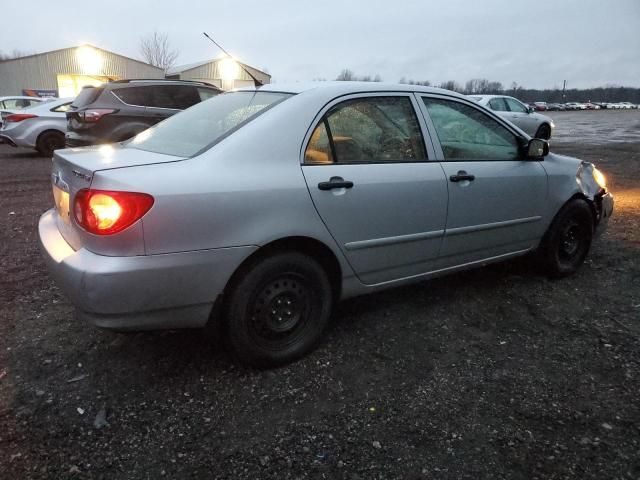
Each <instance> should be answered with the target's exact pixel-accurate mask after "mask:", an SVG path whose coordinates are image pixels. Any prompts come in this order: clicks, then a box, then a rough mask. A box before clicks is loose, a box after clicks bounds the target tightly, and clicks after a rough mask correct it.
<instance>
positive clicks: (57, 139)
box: [36, 131, 64, 158]
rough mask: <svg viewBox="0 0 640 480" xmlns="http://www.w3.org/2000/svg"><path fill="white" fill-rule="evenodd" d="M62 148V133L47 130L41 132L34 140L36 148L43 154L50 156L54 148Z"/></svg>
mask: <svg viewBox="0 0 640 480" xmlns="http://www.w3.org/2000/svg"><path fill="white" fill-rule="evenodd" d="M59 148H64V133H62V132H57V131H48V132H44V133H41V134H40V136H39V137H38V140H37V141H36V150H37V151H38V152H39V153H40V154H41V155H42V156H43V157H49V158H51V157H52V156H53V152H54V150H58V149H59Z"/></svg>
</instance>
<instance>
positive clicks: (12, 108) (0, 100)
mask: <svg viewBox="0 0 640 480" xmlns="http://www.w3.org/2000/svg"><path fill="white" fill-rule="evenodd" d="M49 100H51V99H49V98H40V97H27V96H24V95H22V96H13V97H0V127H2V114H3V113H15V112H16V111H17V110H22V109H23V108H29V107H33V106H35V105H38V104H39V103H41V102H46V101H49ZM0 143H2V139H0Z"/></svg>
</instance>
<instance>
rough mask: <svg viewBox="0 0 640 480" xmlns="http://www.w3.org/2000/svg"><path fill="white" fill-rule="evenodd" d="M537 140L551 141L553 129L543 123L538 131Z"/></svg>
mask: <svg viewBox="0 0 640 480" xmlns="http://www.w3.org/2000/svg"><path fill="white" fill-rule="evenodd" d="M536 138H541V139H543V140H549V139H550V138H551V127H550V126H549V125H547V124H546V123H543V124H542V125H540V126H539V127H538V130H537V131H536Z"/></svg>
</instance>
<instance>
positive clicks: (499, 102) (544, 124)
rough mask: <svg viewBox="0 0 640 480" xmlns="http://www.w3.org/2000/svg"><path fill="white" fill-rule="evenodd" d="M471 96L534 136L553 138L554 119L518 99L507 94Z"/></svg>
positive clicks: (546, 138)
mask: <svg viewBox="0 0 640 480" xmlns="http://www.w3.org/2000/svg"><path fill="white" fill-rule="evenodd" d="M469 98H471V99H472V100H475V101H476V102H478V103H479V104H480V105H483V106H485V107H487V108H490V109H491V110H493V111H494V112H496V113H497V114H498V115H500V116H501V117H503V118H506V119H507V120H509V121H510V122H511V123H513V124H514V125H516V126H517V127H519V128H520V129H521V130H523V131H524V132H525V133H527V134H528V135H530V136H532V137H535V138H542V139H544V140H549V139H550V138H551V134H552V133H553V129H554V128H555V124H554V123H553V120H551V118H549V117H547V116H546V115H542V114H540V113H537V112H535V111H534V110H533V108H531V107H528V106H527V105H525V104H524V103H522V102H521V101H520V100H518V99H515V98H513V97H508V96H506V95H470V96H469Z"/></svg>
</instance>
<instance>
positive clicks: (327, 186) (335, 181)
mask: <svg viewBox="0 0 640 480" xmlns="http://www.w3.org/2000/svg"><path fill="white" fill-rule="evenodd" d="M352 187H353V182H351V181H349V180H344V179H343V178H342V177H331V180H329V181H328V182H320V183H319V184H318V188H319V189H320V190H331V189H333V188H352Z"/></svg>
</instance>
